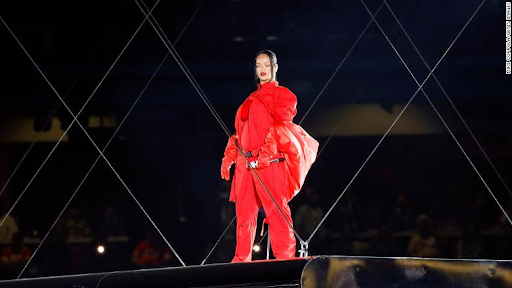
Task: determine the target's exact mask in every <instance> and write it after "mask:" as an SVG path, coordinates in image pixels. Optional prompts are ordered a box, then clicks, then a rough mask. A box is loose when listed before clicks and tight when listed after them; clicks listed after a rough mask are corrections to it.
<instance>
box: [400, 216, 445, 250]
mask: <svg viewBox="0 0 512 288" xmlns="http://www.w3.org/2000/svg"><path fill="white" fill-rule="evenodd" d="M416 225H417V227H418V231H417V232H415V233H414V235H413V236H412V238H411V240H410V241H409V247H408V249H407V251H408V252H409V255H410V256H413V257H424V258H429V257H439V255H440V252H439V243H438V242H439V240H438V238H437V237H436V236H434V235H433V233H432V225H433V223H432V220H430V218H429V217H428V216H426V215H423V214H422V215H420V216H418V218H417V219H416Z"/></svg>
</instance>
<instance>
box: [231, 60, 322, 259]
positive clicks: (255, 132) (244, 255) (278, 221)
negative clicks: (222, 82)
mask: <svg viewBox="0 0 512 288" xmlns="http://www.w3.org/2000/svg"><path fill="white" fill-rule="evenodd" d="M277 70H278V66H277V57H276V55H275V54H274V53H273V52H272V51H270V50H263V51H260V52H258V54H257V55H256V58H255V74H256V78H255V79H256V82H257V83H258V84H257V86H258V90H256V91H254V92H253V93H251V95H249V97H248V98H247V99H246V100H245V101H244V103H243V104H242V105H241V106H240V108H238V111H237V113H236V116H235V129H236V133H235V134H234V135H233V136H231V137H230V138H229V140H228V144H227V146H226V149H225V151H224V158H223V159H222V166H221V176H222V178H223V179H225V180H229V179H230V174H229V168H230V167H231V165H232V164H233V163H236V167H235V174H234V177H233V183H232V185H231V193H230V201H232V202H235V203H236V205H235V207H236V216H237V226H236V235H237V236H236V241H237V244H236V250H235V257H234V258H233V260H232V262H245V261H251V258H252V246H253V242H254V237H255V232H256V225H257V215H258V210H259V208H260V207H261V206H263V208H264V210H265V214H266V216H267V220H266V222H267V223H268V225H269V236H270V241H271V243H272V251H273V253H274V256H275V257H276V258H277V259H287V258H293V257H295V245H296V244H295V236H294V233H293V227H292V218H291V212H290V207H289V206H288V201H290V200H291V199H292V198H293V196H294V195H295V194H296V193H297V192H298V191H299V190H300V188H301V186H302V184H303V182H304V179H305V177H306V174H307V171H308V170H309V168H310V166H311V164H312V163H313V162H314V160H315V157H316V152H317V149H318V142H316V141H315V140H314V139H313V138H311V137H310V136H309V135H308V134H307V133H306V132H305V131H304V130H303V129H302V128H301V127H300V126H298V125H296V124H294V123H292V120H293V117H294V116H295V115H296V114H297V108H296V106H297V97H296V96H295V95H294V94H293V93H292V92H291V91H290V90H288V89H287V88H285V87H282V86H279V85H278V83H277V81H276V73H277ZM242 153H243V154H242ZM249 162H251V163H252V166H253V167H254V168H255V170H252V169H250V168H249ZM260 180H261V181H260ZM262 183H263V184H264V185H262ZM270 195H272V197H271V196H270ZM272 198H273V199H272ZM274 201H275V202H274ZM276 204H277V205H279V208H278V207H277V205H276Z"/></svg>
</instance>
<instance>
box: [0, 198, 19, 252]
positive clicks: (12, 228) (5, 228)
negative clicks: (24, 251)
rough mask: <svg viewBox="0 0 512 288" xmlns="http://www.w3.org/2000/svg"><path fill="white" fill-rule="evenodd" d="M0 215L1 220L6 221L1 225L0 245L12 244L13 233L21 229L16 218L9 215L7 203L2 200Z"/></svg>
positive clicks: (0, 202)
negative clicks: (6, 207)
mask: <svg viewBox="0 0 512 288" xmlns="http://www.w3.org/2000/svg"><path fill="white" fill-rule="evenodd" d="M0 215H1V216H0V222H1V221H4V223H3V224H2V226H0V245H2V244H3V245H5V244H10V243H11V239H12V237H13V235H14V234H16V233H17V232H18V231H19V229H18V225H17V224H16V221H15V220H14V218H13V217H12V216H11V215H7V212H6V209H5V205H4V203H3V202H2V201H0ZM6 215H7V217H6ZM4 218H5V220H4Z"/></svg>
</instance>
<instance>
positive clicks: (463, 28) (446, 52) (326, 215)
mask: <svg viewBox="0 0 512 288" xmlns="http://www.w3.org/2000/svg"><path fill="white" fill-rule="evenodd" d="M360 1H361V3H362V4H363V6H364V7H365V9H366V11H367V12H368V13H369V14H370V16H372V18H375V17H373V14H372V13H371V12H370V10H369V9H368V7H367V6H366V4H365V3H364V2H363V0H360ZM484 2H485V0H483V1H482V3H481V4H480V5H479V6H478V8H477V9H476V10H475V12H474V13H473V15H471V17H470V18H469V20H468V21H467V22H466V24H465V25H464V26H463V27H462V30H461V31H460V32H459V34H457V36H456V37H455V39H454V40H453V41H452V43H451V44H450V45H449V46H448V48H447V49H446V51H445V52H444V53H443V55H442V56H441V58H439V60H438V61H437V63H436V65H434V68H432V71H430V73H429V74H428V75H427V77H426V78H425V80H423V82H422V83H421V85H419V87H418V89H416V91H415V92H414V94H413V95H412V97H411V99H410V100H409V102H407V104H406V105H405V107H404V108H403V109H402V111H400V114H398V117H397V118H396V119H395V121H393V123H392V124H391V127H389V129H388V130H387V131H386V133H385V134H384V135H383V136H382V137H381V139H380V140H379V142H378V143H377V146H375V148H374V149H373V150H372V152H371V153H370V155H369V156H368V157H367V158H366V160H365V161H364V162H363V164H362V165H361V167H360V168H359V170H357V172H356V174H355V175H354V176H353V177H352V179H351V180H350V182H349V183H348V184H347V186H346V187H345V189H343V191H342V192H341V194H340V196H338V198H337V199H336V201H335V202H334V204H333V205H332V206H331V208H330V209H329V211H327V213H325V215H324V217H323V218H322V220H321V221H320V223H319V224H318V225H317V226H316V228H315V230H313V233H311V235H310V236H309V238H308V240H307V241H306V243H309V242H310V241H311V239H312V238H313V236H315V234H316V232H317V231H318V229H319V228H320V226H322V224H323V223H324V221H325V219H327V217H328V216H329V215H330V214H331V212H332V210H333V209H334V207H335V206H336V204H338V202H339V201H340V199H341V197H343V195H344V194H345V192H346V191H347V190H348V188H349V187H350V185H351V184H352V183H353V182H354V180H355V179H356V178H357V176H358V175H359V173H360V172H361V170H362V169H363V167H364V166H365V165H366V163H367V162H368V160H369V159H370V158H371V157H372V155H373V153H375V151H376V150H377V148H378V147H379V146H380V144H381V143H382V141H383V140H384V138H385V137H386V136H387V135H388V134H389V131H391V129H392V128H393V126H395V124H396V122H397V121H398V119H399V118H400V117H401V116H402V114H403V113H404V112H405V110H406V109H407V107H409V104H410V103H411V102H412V100H413V99H414V98H415V97H416V95H417V94H418V92H419V91H420V89H421V88H422V87H423V85H425V83H426V82H427V80H428V79H429V78H430V76H431V75H432V73H434V71H435V70H436V69H437V67H438V66H439V64H440V63H441V61H443V59H444V57H445V56H446V54H448V52H449V51H450V50H451V48H452V46H453V44H455V42H456V41H457V40H458V39H459V37H460V35H461V34H462V32H464V30H466V27H467V26H468V25H469V23H470V22H471V20H473V18H474V17H475V15H476V13H477V12H478V11H479V10H480V7H482V5H483V3H484ZM375 23H376V24H377V21H375ZM379 27H380V26H379ZM385 38H386V39H387V40H388V41H389V39H388V37H387V36H385ZM391 47H392V48H393V50H395V53H396V54H397V56H398V58H400V60H401V61H402V63H403V64H404V66H405V67H406V69H407V70H408V71H409V73H411V72H410V70H409V68H408V66H407V64H405V62H404V61H403V59H402V57H401V56H400V53H398V51H396V49H395V47H394V46H393V45H391Z"/></svg>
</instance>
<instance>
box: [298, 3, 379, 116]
mask: <svg viewBox="0 0 512 288" xmlns="http://www.w3.org/2000/svg"><path fill="white" fill-rule="evenodd" d="M382 6H384V1H383V2H382V3H381V4H380V6H379V9H377V12H375V16H377V15H378V14H379V12H380V9H382ZM372 22H373V19H370V21H368V24H366V27H364V29H363V31H362V32H361V34H359V37H357V40H356V41H355V42H354V44H352V47H350V49H349V50H348V52H347V54H346V55H345V57H343V60H341V62H340V64H339V65H338V67H336V69H335V70H334V73H332V75H331V77H329V80H327V82H326V83H325V85H324V87H323V88H322V90H320V93H318V96H316V98H315V100H314V101H313V103H311V105H310V106H309V108H308V110H307V111H306V113H305V114H304V116H303V117H302V119H300V121H299V125H301V124H302V121H304V119H306V117H307V116H308V114H309V112H310V111H311V109H313V106H315V104H316V102H317V101H318V99H319V98H320V96H322V94H323V93H324V91H325V89H327V86H329V84H331V81H332V79H334V76H335V75H336V73H338V70H340V68H341V66H342V65H343V64H344V63H345V61H346V60H347V58H348V56H349V55H350V53H352V50H354V48H355V47H356V45H357V43H359V40H361V38H362V37H363V35H364V33H366V30H368V27H370V25H371V24H372Z"/></svg>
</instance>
